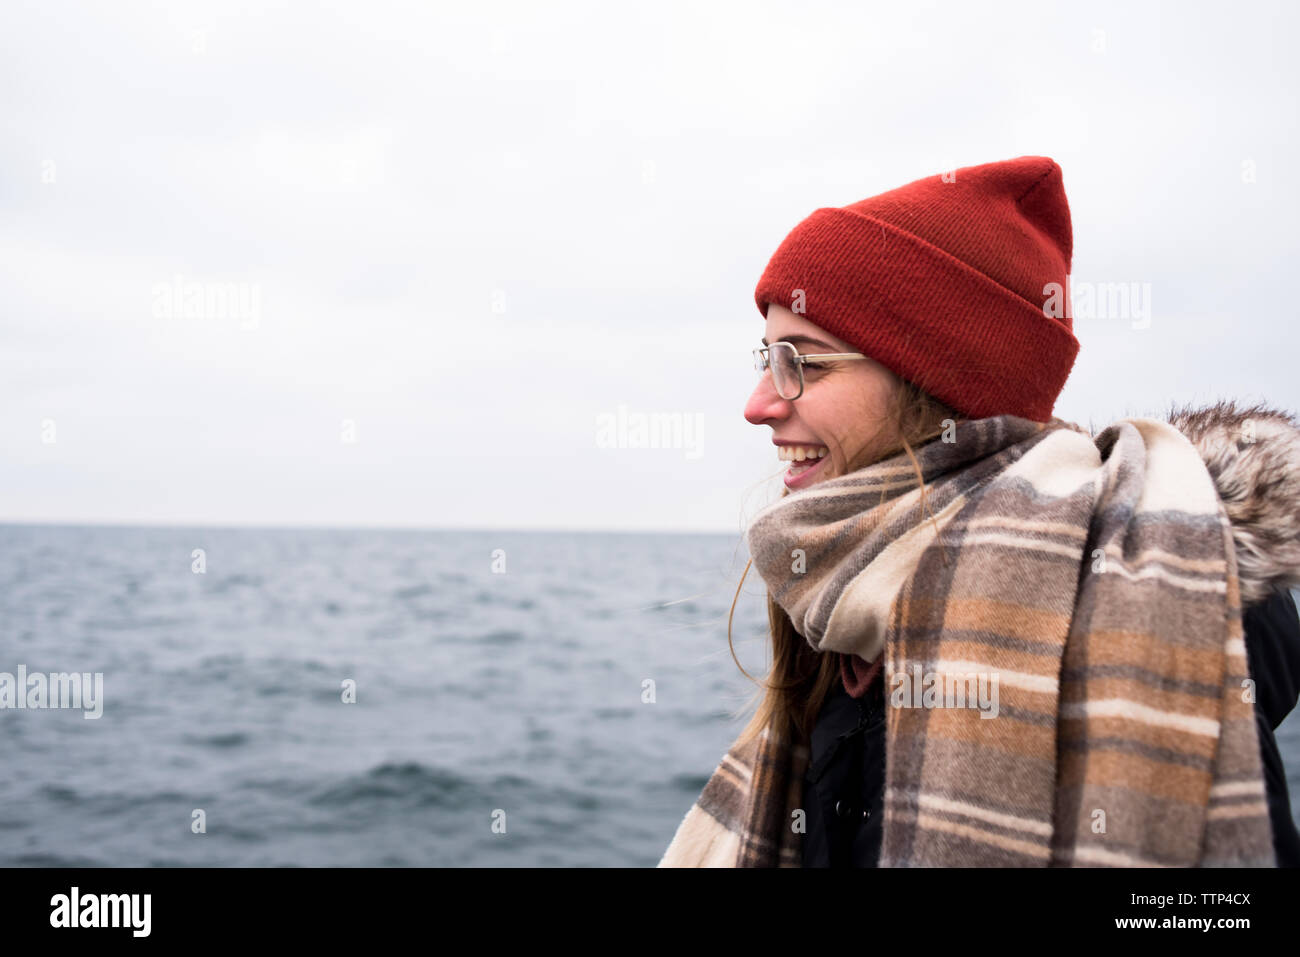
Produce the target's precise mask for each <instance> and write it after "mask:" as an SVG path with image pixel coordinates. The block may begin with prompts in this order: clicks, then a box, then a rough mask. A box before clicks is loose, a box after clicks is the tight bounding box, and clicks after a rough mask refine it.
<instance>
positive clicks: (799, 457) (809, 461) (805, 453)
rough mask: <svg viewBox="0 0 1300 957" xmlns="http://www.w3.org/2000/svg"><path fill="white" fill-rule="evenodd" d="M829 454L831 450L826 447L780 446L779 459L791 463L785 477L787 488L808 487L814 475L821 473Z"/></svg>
mask: <svg viewBox="0 0 1300 957" xmlns="http://www.w3.org/2000/svg"><path fill="white" fill-rule="evenodd" d="M829 453H830V449H828V448H827V447H826V446H824V445H778V446H777V447H776V454H777V457H778V458H779V459H780V460H781V461H782V462H789V463H791V464H790V470H789V471H788V472H786V473H785V476H784V479H785V484H786V487H787V488H800V487H802V486H803V485H806V484H807V483H808V482H809V481H810V480H811V477H812V476H813V475H814V473H816V472H819V471H821V468H822V466H823V465H824V464H825V462H826V459H827V456H828V455H829Z"/></svg>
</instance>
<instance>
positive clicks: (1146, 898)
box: [1129, 893, 1250, 907]
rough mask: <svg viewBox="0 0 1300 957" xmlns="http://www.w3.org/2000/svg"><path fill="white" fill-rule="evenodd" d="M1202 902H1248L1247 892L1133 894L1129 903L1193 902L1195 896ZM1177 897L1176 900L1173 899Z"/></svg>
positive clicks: (1158, 905)
mask: <svg viewBox="0 0 1300 957" xmlns="http://www.w3.org/2000/svg"><path fill="white" fill-rule="evenodd" d="M1197 897H1199V898H1200V899H1201V903H1202V904H1249V903H1250V895H1249V894H1185V893H1184V894H1134V895H1133V899H1132V900H1131V901H1129V903H1130V904H1154V905H1155V906H1156V907H1164V906H1165V905H1166V904H1174V903H1178V904H1195V903H1196V898H1197ZM1175 898H1177V900H1175Z"/></svg>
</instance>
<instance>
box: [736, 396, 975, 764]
mask: <svg viewBox="0 0 1300 957" xmlns="http://www.w3.org/2000/svg"><path fill="white" fill-rule="evenodd" d="M961 418H962V416H961V415H960V414H959V413H958V412H957V411H956V410H954V409H952V408H950V407H949V406H947V405H945V404H943V403H942V402H940V401H939V400H938V399H936V398H934V397H933V396H931V395H930V394H929V393H927V392H925V391H924V390H923V389H921V388H920V387H919V386H917V385H915V384H914V383H912V382H909V381H908V380H906V379H902V380H901V384H900V386H899V387H898V388H896V389H894V391H893V400H892V402H891V404H890V409H889V415H888V418H887V420H886V421H887V422H890V423H892V424H893V425H894V426H895V429H894V430H893V433H892V434H893V436H894V440H893V441H892V442H887V443H886V444H885V446H884V447H883V448H881V447H878V446H877V447H875V448H872V447H870V446H869V447H867V448H865V449H863V450H862V452H860V453H858V455H857V456H855V457H854V458H853V459H851V460H850V461H849V462H848V463H847V471H849V472H852V471H856V470H857V469H859V468H862V467H864V466H866V465H870V464H872V463H873V462H877V461H881V460H882V459H885V458H888V457H889V456H891V455H896V454H897V453H898V452H900V451H906V453H907V456H908V458H909V459H911V461H912V467H913V468H914V469H915V470H916V480H917V484H918V485H919V487H920V489H921V504H922V507H923V508H924V507H925V483H924V480H923V476H922V474H921V466H920V463H919V462H918V461H917V459H916V453H915V451H914V449H913V447H914V446H920V445H924V444H925V443H926V442H929V441H930V440H932V439H934V438H936V437H937V436H938V435H940V433H942V432H943V430H944V428H945V425H944V423H945V420H951V421H952V422H956V421H957V420H959V419H961ZM789 492H790V490H789V489H788V488H783V489H782V490H781V495H782V496H785V495H788V494H789ZM752 564H753V559H752V558H751V559H750V561H749V563H747V564H746V565H745V571H744V572H743V573H742V574H741V576H740V583H739V584H738V585H737V586H736V597H735V598H733V599H732V601H731V611H730V612H729V613H728V615H727V646H728V647H729V648H730V649H731V657H732V659H733V660H734V661H735V662H736V667H737V668H739V669H740V671H741V673H742V674H744V675H745V676H746V677H747V678H749V679H750V680H752V681H754V682H755V684H757V685H759V689H758V692H757V695H761V700H760V701H759V702H758V709H757V711H755V713H754V716H753V717H752V718H751V719H750V721H749V723H748V724H747V725H746V726H745V729H744V730H743V731H742V732H741V734H740V739H739V741H740V742H746V741H749V740H751V739H752V738H753V737H754V736H755V735H757V734H758V733H759V732H760V731H761V730H762V729H763V728H764V727H767V726H768V725H773V726H775V727H778V728H782V729H785V733H787V734H790V733H793V734H794V735H795V737H796V739H797V740H799V741H803V742H805V743H806V742H807V741H808V740H809V739H810V737H811V734H812V727H813V723H814V722H815V721H816V719H817V714H818V712H820V711H821V706H822V703H823V702H824V701H825V699H826V695H827V693H828V692H829V691H830V689H831V688H832V687H833V686H834V683H835V682H836V681H839V680H840V669H839V658H838V656H837V655H834V654H828V653H822V652H817V651H814V650H813V648H812V647H811V646H810V645H809V644H808V642H807V641H806V640H805V639H804V638H803V637H802V636H801V635H799V634H798V632H796V631H795V628H794V624H793V623H792V622H791V621H790V616H789V615H787V614H786V613H785V609H784V608H782V607H781V606H780V605H778V604H777V603H776V602H775V601H774V600H773V599H772V595H771V593H770V592H769V593H768V595H767V619H768V624H769V629H770V633H771V639H772V646H771V647H772V668H771V671H770V672H769V673H768V675H767V678H766V679H765V680H763V681H760V680H759V679H757V678H755V677H754V676H753V675H751V674H750V673H749V672H747V671H745V668H744V666H743V665H741V663H740V659H739V658H737V657H736V647H735V645H734V644H733V643H732V640H731V622H732V619H733V618H734V617H735V613H736V600H737V599H738V598H739V597H740V589H741V587H742V586H743V585H744V584H745V577H746V576H747V575H748V574H749V567H750V565H752ZM752 705H753V700H751V701H750V702H749V703H748V704H746V705H744V706H742V708H741V709H740V710H741V712H743V711H745V710H748V708H749V707H751V706H752ZM736 716H738V715H736Z"/></svg>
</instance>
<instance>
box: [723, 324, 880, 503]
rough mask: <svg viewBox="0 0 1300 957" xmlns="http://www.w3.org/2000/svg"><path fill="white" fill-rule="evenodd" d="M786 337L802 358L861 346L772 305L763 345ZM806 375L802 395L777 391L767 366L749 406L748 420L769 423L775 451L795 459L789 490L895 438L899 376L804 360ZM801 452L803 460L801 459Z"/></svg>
mask: <svg viewBox="0 0 1300 957" xmlns="http://www.w3.org/2000/svg"><path fill="white" fill-rule="evenodd" d="M782 339H784V340H787V341H789V342H790V343H792V344H793V345H794V347H795V348H796V349H797V350H798V351H799V353H800V354H801V355H805V354H815V353H822V352H857V351H858V350H857V349H855V348H854V347H853V346H851V345H849V344H848V343H847V342H845V341H844V340H843V339H837V338H836V337H835V336H832V335H831V334H830V333H829V332H826V331H825V330H824V329H822V328H821V327H820V326H817V325H814V324H813V323H812V322H810V321H808V320H807V319H805V318H804V317H803V316H799V315H796V314H795V313H793V312H791V311H790V310H789V309H787V308H785V307H784V306H782V305H779V304H777V303H770V304H769V305H768V307H767V334H766V335H765V336H764V339H763V343H764V345H766V344H768V343H772V342H777V341H779V340H782ZM803 373H804V390H803V395H801V396H800V397H799V398H797V399H794V400H791V399H783V398H781V397H780V396H779V395H777V392H776V388H775V386H773V385H772V373H771V372H770V371H768V372H764V373H763V374H762V375H761V376H759V380H758V385H757V387H756V388H755V389H754V392H753V394H752V395H750V397H749V401H748V402H746V403H745V418H746V419H748V420H749V421H750V422H752V423H754V424H755V425H770V426H771V427H772V443H773V444H774V445H776V446H777V452H778V455H779V456H780V458H781V460H782V461H787V460H789V461H790V470H789V471H788V472H786V474H785V476H784V479H785V484H786V486H787V487H789V488H790V489H791V490H794V489H800V488H806V487H807V486H809V485H814V484H816V483H817V482H820V481H821V480H822V479H826V478H831V477H833V476H836V475H844V474H846V473H847V472H848V468H847V466H848V463H849V461H850V460H851V459H852V458H854V456H856V455H858V454H859V453H860V452H862V451H863V450H864V449H867V448H869V447H873V448H884V447H885V443H886V442H892V441H894V440H895V439H896V437H897V427H896V426H895V425H894V424H893V423H890V422H888V421H887V418H888V415H889V410H890V406H889V403H890V400H891V397H892V395H893V392H894V390H896V389H898V388H899V387H900V386H901V385H902V381H901V380H900V379H899V378H898V376H896V375H894V373H893V372H891V371H890V370H888V369H886V368H885V367H884V366H882V365H881V364H880V363H879V362H876V361H875V360H874V359H849V360H833V361H828V362H825V363H819V362H816V361H814V362H808V363H804V367H803ZM818 455H820V458H818ZM801 456H802V458H803V461H799V458H800V457H801ZM809 462H811V463H812V464H811V465H809V464H807V463H809Z"/></svg>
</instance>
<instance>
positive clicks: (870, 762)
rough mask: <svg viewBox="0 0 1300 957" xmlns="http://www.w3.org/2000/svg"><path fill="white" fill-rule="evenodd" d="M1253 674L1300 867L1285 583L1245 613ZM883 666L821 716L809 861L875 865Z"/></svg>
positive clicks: (1294, 635) (1296, 680) (1297, 623)
mask: <svg viewBox="0 0 1300 957" xmlns="http://www.w3.org/2000/svg"><path fill="white" fill-rule="evenodd" d="M1242 624H1243V629H1244V631H1245V633H1246V656H1247V658H1248V659H1249V662H1250V673H1251V676H1252V677H1253V678H1254V680H1255V725H1256V728H1257V730H1258V734H1259V749H1260V756H1261V758H1262V759H1263V762H1264V783H1265V787H1266V790H1267V793H1268V816H1269V821H1270V823H1271V824H1272V826H1273V848H1274V850H1275V851H1276V853H1277V863H1278V866H1279V867H1300V832H1297V831H1296V825H1295V821H1294V820H1293V819H1292V817H1291V800H1290V797H1289V795H1288V794H1287V787H1286V772H1285V770H1284V768H1283V765H1282V757H1281V755H1280V754H1279V753H1278V750H1277V741H1276V740H1274V737H1273V729H1275V728H1276V727H1277V726H1278V725H1279V724H1281V723H1282V720H1283V719H1284V718H1285V717H1286V716H1287V715H1288V714H1290V713H1291V710H1292V709H1293V708H1294V707H1295V705H1296V699H1297V696H1298V695H1300V615H1298V614H1297V611H1296V606H1295V601H1294V600H1293V599H1292V597H1291V593H1290V592H1289V591H1287V590H1286V589H1278V590H1277V591H1276V592H1275V594H1274V595H1273V597H1271V598H1269V599H1268V600H1267V601H1263V602H1260V603H1258V604H1256V605H1252V606H1251V607H1249V608H1247V609H1246V611H1245V613H1244V615H1243V616H1242ZM884 684H885V682H884V674H883V670H882V672H881V673H880V674H878V675H877V676H876V678H875V680H874V681H872V683H871V687H870V688H868V689H867V693H866V694H865V695H863V697H862V698H861V699H857V700H855V699H854V698H850V697H849V694H848V692H847V691H845V690H844V683H843V682H842V681H836V682H835V684H834V685H833V686H832V688H831V692H830V693H829V694H828V695H827V696H826V703H825V704H824V705H823V706H822V710H821V711H820V712H819V713H818V715H817V722H816V725H815V727H814V728H813V732H812V757H811V761H810V762H809V766H808V772H807V774H806V775H805V776H804V810H805V811H806V812H807V832H806V833H805V834H804V841H803V866H804V867H875V866H876V864H877V861H878V860H879V859H880V839H881V833H882V832H881V826H882V825H883V824H884V790H885V789H884V785H885V696H884Z"/></svg>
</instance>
